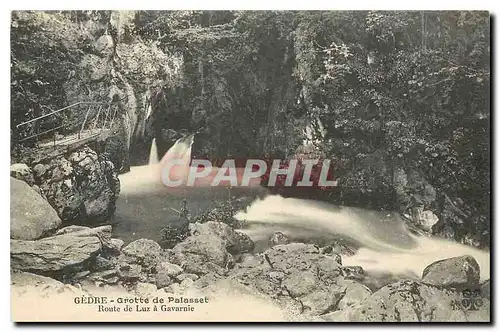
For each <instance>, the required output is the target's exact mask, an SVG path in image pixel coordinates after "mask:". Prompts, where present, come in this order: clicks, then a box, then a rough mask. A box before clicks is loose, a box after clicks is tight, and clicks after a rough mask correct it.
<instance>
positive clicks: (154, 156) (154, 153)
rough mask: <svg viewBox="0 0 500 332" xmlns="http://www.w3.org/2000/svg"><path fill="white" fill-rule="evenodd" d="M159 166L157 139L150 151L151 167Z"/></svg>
mask: <svg viewBox="0 0 500 332" xmlns="http://www.w3.org/2000/svg"><path fill="white" fill-rule="evenodd" d="M154 164H158V147H157V146H156V138H153V142H151V149H150V150H149V165H154Z"/></svg>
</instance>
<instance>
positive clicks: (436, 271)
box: [422, 256, 479, 288]
mask: <svg viewBox="0 0 500 332" xmlns="http://www.w3.org/2000/svg"><path fill="white" fill-rule="evenodd" d="M422 281H423V282H426V283H429V284H432V285H435V286H443V287H459V288H460V287H462V288H463V287H473V286H477V285H478V284H479V264H478V263H477V261H476V260H475V259H474V257H472V256H460V257H453V258H449V259H444V260H440V261H436V262H434V263H432V264H431V265H429V266H427V267H426V268H425V269H424V272H423V275H422Z"/></svg>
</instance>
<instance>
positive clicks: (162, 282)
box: [155, 272, 172, 289]
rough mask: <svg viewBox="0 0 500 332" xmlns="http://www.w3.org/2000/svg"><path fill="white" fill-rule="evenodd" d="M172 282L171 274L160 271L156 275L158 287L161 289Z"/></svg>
mask: <svg viewBox="0 0 500 332" xmlns="http://www.w3.org/2000/svg"><path fill="white" fill-rule="evenodd" d="M171 283H172V279H171V278H170V277H169V276H167V275H166V274H165V273H161V272H160V273H157V274H156V275H155V284H156V287H158V288H159V289H160V288H164V287H167V286H169V285H170V284H171Z"/></svg>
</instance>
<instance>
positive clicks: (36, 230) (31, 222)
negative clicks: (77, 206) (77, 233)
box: [10, 178, 61, 240]
mask: <svg viewBox="0 0 500 332" xmlns="http://www.w3.org/2000/svg"><path fill="white" fill-rule="evenodd" d="M60 225H61V219H60V218H59V217H58V215H57V213H56V211H54V209H53V208H52V207H51V206H50V204H49V203H47V201H46V200H44V199H43V198H42V197H41V196H40V195H39V194H38V193H37V192H35V191H34V190H33V189H32V188H30V186H28V184H26V183H25V182H23V181H20V180H16V179H14V178H10V238H11V239H18V240H35V239H38V238H40V237H42V236H44V235H46V234H48V233H50V232H52V231H54V230H55V229H57V228H58V227H59V226H60Z"/></svg>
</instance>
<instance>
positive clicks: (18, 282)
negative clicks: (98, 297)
mask: <svg viewBox="0 0 500 332" xmlns="http://www.w3.org/2000/svg"><path fill="white" fill-rule="evenodd" d="M10 282H11V300H12V301H15V300H17V299H19V297H22V296H27V297H29V298H30V300H31V301H33V300H34V299H33V296H38V297H40V298H47V297H49V298H53V297H54V296H56V295H58V294H61V293H65V294H68V293H70V294H73V296H72V297H74V296H76V295H80V294H81V292H79V291H78V289H76V288H75V287H73V286H71V285H65V284H63V283H62V282H60V281H57V280H55V279H52V278H48V277H44V276H41V275H38V274H33V273H29V272H11V281H10ZM25 309H26V307H25Z"/></svg>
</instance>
